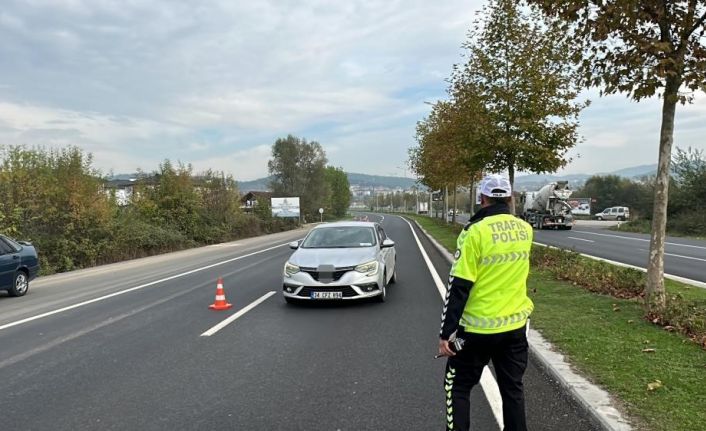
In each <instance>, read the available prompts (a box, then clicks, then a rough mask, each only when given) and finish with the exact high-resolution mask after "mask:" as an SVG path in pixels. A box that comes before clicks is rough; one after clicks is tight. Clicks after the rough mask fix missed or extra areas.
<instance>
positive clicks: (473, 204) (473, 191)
mask: <svg viewBox="0 0 706 431" xmlns="http://www.w3.org/2000/svg"><path fill="white" fill-rule="evenodd" d="M475 213H476V183H475V181H474V180H473V178H471V214H470V215H473V214H475Z"/></svg>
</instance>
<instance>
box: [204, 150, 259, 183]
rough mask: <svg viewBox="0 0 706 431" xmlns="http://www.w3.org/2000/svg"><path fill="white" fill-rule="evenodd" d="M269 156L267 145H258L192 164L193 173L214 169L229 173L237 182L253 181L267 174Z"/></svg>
mask: <svg viewBox="0 0 706 431" xmlns="http://www.w3.org/2000/svg"><path fill="white" fill-rule="evenodd" d="M270 154H271V148H270V146H269V145H258V146H256V147H252V148H248V149H246V150H240V151H235V152H233V153H230V154H228V155H225V156H222V157H209V158H205V159H200V160H195V161H194V162H192V165H193V166H194V169H195V171H197V172H199V171H205V170H207V169H215V170H218V171H224V172H229V173H231V174H232V175H233V176H234V177H235V178H236V179H237V180H240V181H247V180H254V179H257V178H260V177H262V176H264V173H266V172H267V160H268V159H269V157H270Z"/></svg>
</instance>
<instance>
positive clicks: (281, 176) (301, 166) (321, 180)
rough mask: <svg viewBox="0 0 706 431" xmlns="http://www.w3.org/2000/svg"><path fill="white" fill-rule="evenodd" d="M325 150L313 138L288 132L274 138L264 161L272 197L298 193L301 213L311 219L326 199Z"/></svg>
mask: <svg viewBox="0 0 706 431" xmlns="http://www.w3.org/2000/svg"><path fill="white" fill-rule="evenodd" d="M326 161H327V160H326V153H325V152H324V150H323V148H321V145H320V144H319V143H318V142H316V141H311V142H307V140H306V139H299V138H297V137H294V136H292V135H289V136H287V137H286V138H284V139H282V138H280V139H277V140H276V141H275V143H274V144H273V145H272V158H271V159H270V160H269V161H268V162H267V167H268V169H269V172H270V175H271V176H272V181H271V183H270V186H271V187H272V191H273V193H274V195H275V196H279V197H285V196H298V197H299V198H300V204H301V209H302V211H303V212H304V214H305V215H308V216H309V217H310V218H314V216H315V214H316V215H318V210H319V208H321V207H323V206H324V203H325V202H327V200H328V196H327V194H328V189H327V187H326V179H325V171H326Z"/></svg>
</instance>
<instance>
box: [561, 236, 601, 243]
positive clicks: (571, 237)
mask: <svg viewBox="0 0 706 431" xmlns="http://www.w3.org/2000/svg"><path fill="white" fill-rule="evenodd" d="M567 238H570V239H575V240H578V241H586V242H596V241H594V240H592V239H583V238H576V237H575V236H567Z"/></svg>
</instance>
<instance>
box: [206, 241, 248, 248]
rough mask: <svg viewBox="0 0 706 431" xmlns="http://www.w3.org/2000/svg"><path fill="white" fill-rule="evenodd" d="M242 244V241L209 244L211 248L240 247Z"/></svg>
mask: <svg viewBox="0 0 706 431" xmlns="http://www.w3.org/2000/svg"><path fill="white" fill-rule="evenodd" d="M241 245H242V244H240V243H227V242H226V243H223V244H212V245H209V247H211V248H220V247H240V246H241Z"/></svg>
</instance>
